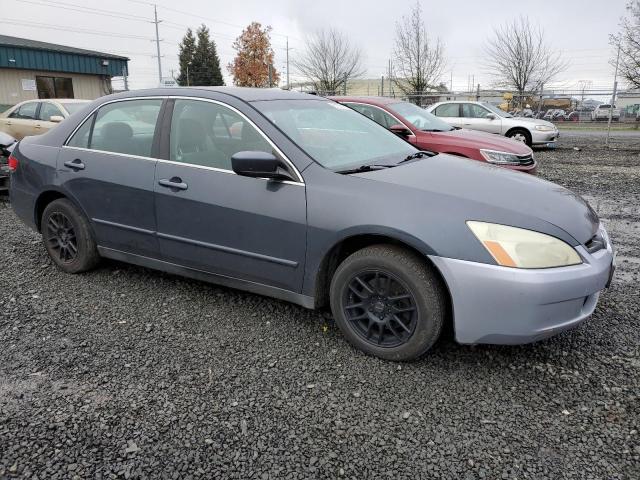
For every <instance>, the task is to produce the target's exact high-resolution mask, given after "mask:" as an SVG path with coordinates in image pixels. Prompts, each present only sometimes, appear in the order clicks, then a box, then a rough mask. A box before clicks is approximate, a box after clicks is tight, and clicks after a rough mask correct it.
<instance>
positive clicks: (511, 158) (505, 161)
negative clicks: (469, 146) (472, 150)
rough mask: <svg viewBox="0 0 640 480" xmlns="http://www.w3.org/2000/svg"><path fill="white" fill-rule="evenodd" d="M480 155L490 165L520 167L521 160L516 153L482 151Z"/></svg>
mask: <svg viewBox="0 0 640 480" xmlns="http://www.w3.org/2000/svg"><path fill="white" fill-rule="evenodd" d="M480 154H481V155H482V156H483V157H484V159H485V160H486V161H487V162H489V163H495V164H496V165H519V164H520V159H519V158H518V156H517V155H516V154H514V153H508V152H498V151H496V150H484V149H481V150H480Z"/></svg>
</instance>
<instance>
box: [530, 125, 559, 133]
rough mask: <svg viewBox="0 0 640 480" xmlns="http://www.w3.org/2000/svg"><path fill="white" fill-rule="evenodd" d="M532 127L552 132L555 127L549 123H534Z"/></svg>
mask: <svg viewBox="0 0 640 480" xmlns="http://www.w3.org/2000/svg"><path fill="white" fill-rule="evenodd" d="M534 128H535V129H536V130H539V131H541V132H552V131H554V130H555V129H556V127H552V126H549V125H536V126H535V127H534Z"/></svg>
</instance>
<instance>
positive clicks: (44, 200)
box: [33, 186, 91, 232]
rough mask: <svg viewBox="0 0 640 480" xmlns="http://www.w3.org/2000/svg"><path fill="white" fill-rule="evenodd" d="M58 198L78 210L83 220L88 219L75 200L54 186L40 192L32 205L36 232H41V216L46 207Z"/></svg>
mask: <svg viewBox="0 0 640 480" xmlns="http://www.w3.org/2000/svg"><path fill="white" fill-rule="evenodd" d="M60 198H64V199H67V200H69V201H70V202H71V203H73V204H74V205H75V206H76V207H77V208H78V210H80V211H81V212H82V214H83V215H84V216H85V218H87V219H89V217H87V214H86V212H85V211H84V209H83V208H82V207H81V206H80V205H79V204H78V202H76V201H75V199H74V198H73V197H72V196H70V195H68V194H67V193H66V192H64V191H63V190H61V189H59V188H57V187H55V186H50V187H48V188H46V189H44V190H43V191H41V192H40V194H39V195H38V197H37V198H36V201H35V204H34V208H33V221H34V223H35V226H36V228H37V230H38V232H41V228H42V225H41V223H42V214H43V213H44V210H45V208H47V205H49V204H50V203H51V202H53V201H55V200H58V199H60ZM89 225H91V221H90V219H89Z"/></svg>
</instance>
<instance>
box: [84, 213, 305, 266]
mask: <svg viewBox="0 0 640 480" xmlns="http://www.w3.org/2000/svg"><path fill="white" fill-rule="evenodd" d="M91 220H92V221H93V222H95V223H97V224H98V225H105V226H107V227H114V228H119V229H122V230H129V231H132V232H136V233H142V234H146V235H151V236H153V237H157V238H162V239H165V240H173V241H175V242H181V243H187V244H190V245H196V246H198V247H204V248H209V249H211V250H217V251H219V252H224V253H230V254H232V255H240V256H242V257H248V258H254V259H256V260H262V261H265V262H270V263H275V264H278V265H284V266H285V267H291V268H297V267H298V262H296V261H294V260H287V259H286V258H278V257H272V256H270V255H263V254H262V253H255V252H249V251H247V250H240V249H237V248H233V247H226V246H224V245H218V244H215V243H208V242H202V241H200V240H193V239H191V238H185V237H179V236H177V235H170V234H168V233H160V232H156V231H153V230H147V229H146V228H139V227H134V226H131V225H125V224H122V223H116V222H110V221H108V220H102V219H100V218H92V219H91Z"/></svg>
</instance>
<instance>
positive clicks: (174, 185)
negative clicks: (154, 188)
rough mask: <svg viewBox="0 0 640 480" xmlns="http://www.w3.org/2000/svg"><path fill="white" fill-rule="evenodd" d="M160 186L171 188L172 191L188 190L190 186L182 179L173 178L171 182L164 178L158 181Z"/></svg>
mask: <svg viewBox="0 0 640 480" xmlns="http://www.w3.org/2000/svg"><path fill="white" fill-rule="evenodd" d="M158 184H159V185H160V186H162V187H166V188H170V189H171V190H174V191H175V190H186V189H187V188H189V186H188V185H187V184H186V183H184V182H183V181H182V179H181V178H180V177H171V179H170V180H167V179H166V178H163V179H162V180H158Z"/></svg>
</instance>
